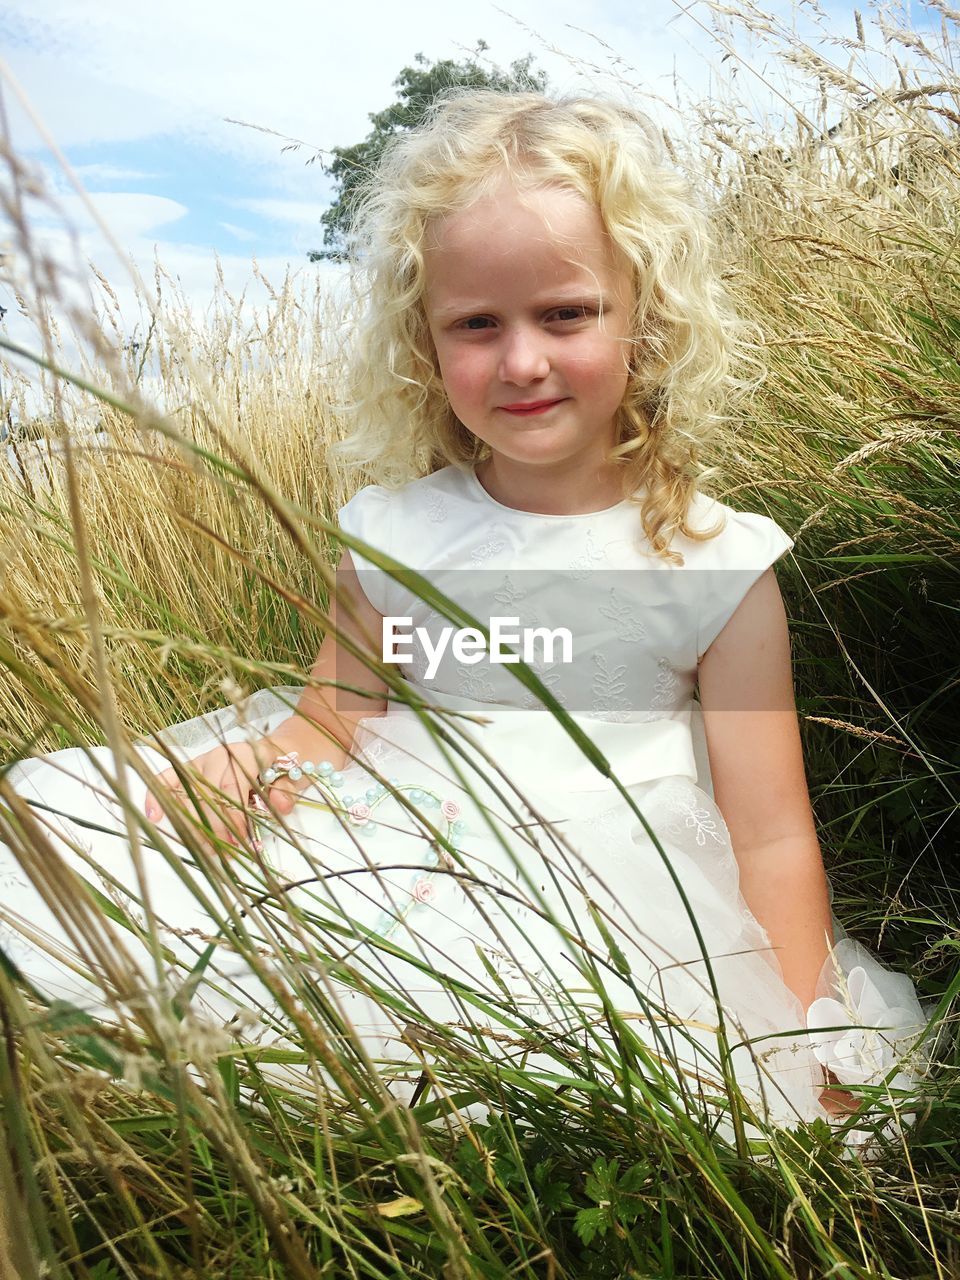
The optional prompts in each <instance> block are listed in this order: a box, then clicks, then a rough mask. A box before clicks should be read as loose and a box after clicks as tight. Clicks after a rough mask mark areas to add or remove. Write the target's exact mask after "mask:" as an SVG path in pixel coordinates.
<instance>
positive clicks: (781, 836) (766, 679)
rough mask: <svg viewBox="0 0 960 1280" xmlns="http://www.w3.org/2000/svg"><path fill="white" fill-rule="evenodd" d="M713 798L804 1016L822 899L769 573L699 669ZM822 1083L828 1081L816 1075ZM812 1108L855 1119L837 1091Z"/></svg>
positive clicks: (826, 904) (823, 933)
mask: <svg viewBox="0 0 960 1280" xmlns="http://www.w3.org/2000/svg"><path fill="white" fill-rule="evenodd" d="M699 685H700V703H701V706H702V709H703V721H704V729H705V733H706V739H707V752H708V755H709V758H710V773H711V777H712V779H713V792H714V798H715V800H716V802H717V805H718V806H719V808H720V812H721V813H722V814H723V816H724V819H725V821H726V824H727V827H728V829H729V831H730V839H731V841H732V843H733V849H734V853H735V854H736V859H737V865H738V867H739V870H740V891H741V893H742V894H743V896H744V899H745V900H746V903H747V906H748V907H749V908H750V910H751V911H752V912H753V914H754V915H755V916H756V918H757V919H758V920H759V921H760V923H761V924H762V925H763V927H764V929H765V930H766V932H767V935H768V937H769V938H770V943H771V945H772V946H773V947H774V949H775V951H776V955H777V957H778V959H779V961H780V966H781V969H782V971H783V979H784V982H785V983H786V984H787V986H788V987H789V988H790V990H791V991H792V992H793V993H794V994H795V995H796V996H797V997H798V999H799V1000H800V1003H801V1005H802V1006H803V1009H804V1011H806V1010H807V1008H808V1007H809V1006H810V1004H811V1003H812V1002H813V1000H814V998H815V997H816V983H817V978H818V976H819V974H820V970H821V968H822V966H823V962H824V960H826V958H827V955H828V954H829V948H830V946H832V944H833V922H832V918H831V914H830V897H829V892H828V888H827V877H826V872H825V871H824V867H823V857H822V855H821V852H820V843H819V841H818V840H817V833H816V825H815V822H814V817H813V810H812V808H811V805H810V793H809V791H808V789H807V779H806V774H805V772H804V767H803V752H802V748H801V743H800V726H799V724H798V723H797V712H796V705H795V701H794V691H793V673H792V669H791V661H790V637H789V635H788V633H787V615H786V611H785V610H784V607H783V600H782V598H781V596H780V588H779V586H778V585H777V579H776V576H775V575H774V572H773V570H772V569H768V570H767V571H766V572H765V573H764V574H763V575H762V576H761V577H760V578H759V579H758V580H757V582H756V583H754V585H753V587H751V589H750V590H749V591H748V592H747V594H746V596H745V597H744V599H743V600H742V602H741V603H740V605H739V607H738V608H737V611H736V612H735V613H734V615H733V617H732V618H731V619H730V621H729V622H728V623H727V624H726V626H725V627H724V629H723V630H722V631H721V632H720V634H719V635H718V636H717V638H716V639H715V640H714V642H713V643H712V644H711V646H710V648H709V649H708V650H707V652H706V653H705V654H704V656H703V658H702V659H701V662H700V669H699ZM824 1078H825V1083H826V1084H836V1083H837V1078H836V1076H835V1075H834V1074H833V1073H832V1072H830V1071H825V1072H824ZM820 1102H821V1103H822V1104H823V1106H824V1107H825V1108H826V1110H827V1111H829V1112H830V1113H831V1114H833V1115H844V1114H846V1113H847V1112H850V1111H855V1110H857V1108H858V1105H859V1104H858V1102H857V1100H856V1099H855V1098H853V1097H852V1096H851V1095H850V1094H849V1093H847V1092H846V1091H845V1090H843V1089H827V1090H826V1091H825V1092H824V1093H821V1095H820Z"/></svg>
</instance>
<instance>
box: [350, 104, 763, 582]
mask: <svg viewBox="0 0 960 1280" xmlns="http://www.w3.org/2000/svg"><path fill="white" fill-rule="evenodd" d="M504 173H507V174H508V175H510V177H511V178H512V179H513V180H515V181H516V182H517V183H518V186H527V187H530V186H537V185H544V184H547V183H549V184H550V185H552V186H556V185H561V186H565V187H568V188H570V189H572V190H574V191H576V192H578V193H579V194H580V195H582V196H584V197H585V198H586V199H588V200H589V201H590V202H591V203H592V204H593V205H594V206H595V207H596V208H597V209H598V210H599V212H600V215H601V217H602V220H603V223H604V226H605V228H606V230H607V232H608V233H609V235H610V237H611V239H612V240H613V242H614V243H615V245H616V246H618V248H619V249H621V250H622V251H623V252H624V253H625V254H626V255H627V257H628V259H629V260H630V261H631V262H632V264H633V275H634V282H633V283H634V311H633V316H632V322H631V332H632V334H633V335H634V342H633V344H632V351H633V353H634V354H633V355H632V356H631V360H630V371H629V378H628V384H627V389H626V393H625V396H624V399H623V402H622V404H621V406H620V409H619V411H618V415H617V444H616V446H615V448H614V450H613V452H612V453H611V460H612V461H616V463H617V465H618V466H620V467H621V468H622V471H623V491H624V496H625V497H627V498H631V499H633V500H634V501H636V502H637V504H638V506H639V508H640V522H641V524H642V528H643V532H644V533H645V535H646V537H647V539H648V540H649V545H650V547H651V548H652V550H653V552H654V553H656V554H658V555H660V556H663V557H664V558H666V559H668V560H670V561H673V562H682V556H680V554H679V553H678V552H675V551H671V549H670V542H671V539H672V537H673V534H674V532H675V531H676V530H679V531H680V532H681V533H683V534H685V535H686V536H687V537H689V538H692V539H694V540H696V541H704V540H706V539H708V538H712V537H715V536H716V534H717V533H719V532H720V529H721V528H722V524H721V525H718V526H714V527H712V528H711V529H709V530H697V529H694V528H692V527H690V526H689V525H688V523H687V519H688V514H689V506H690V502H691V499H692V497H693V494H694V490H695V488H696V486H697V482H698V480H702V479H703V478H704V476H705V475H707V474H709V472H708V470H707V469H706V468H704V467H702V466H701V465H700V463H699V454H700V447H701V444H702V442H703V441H704V440H705V438H706V437H707V436H708V434H709V433H710V432H711V431H712V430H714V429H715V427H716V425H717V424H718V423H719V422H720V421H722V420H723V419H724V417H725V415H724V414H722V412H721V409H722V407H723V406H724V404H725V401H726V399H727V397H728V395H729V394H730V392H731V391H733V390H734V389H735V388H739V387H742V386H744V385H746V384H745V383H744V382H742V381H740V380H738V379H737V378H735V377H734V376H733V374H732V373H731V368H732V366H733V364H734V363H735V362H737V363H739V362H743V363H747V362H749V361H750V359H751V358H752V357H751V356H750V355H749V354H748V350H747V343H746V342H745V341H744V333H745V330H746V329H747V326H746V325H745V324H744V323H743V322H742V321H741V320H740V319H739V318H738V317H737V316H736V315H735V313H734V311H733V309H732V307H731V305H730V303H729V301H728V299H727V296H726V293H725V290H724V289H723V287H722V285H721V281H720V277H719V271H718V266H717V262H716V256H717V255H716V252H715V249H714V243H713V236H712V231H711V227H710V223H709V219H708V216H707V214H706V213H705V212H704V211H703V210H702V209H701V208H699V207H698V205H697V203H696V201H695V199H694V196H693V193H692V191H691V188H690V185H689V183H688V182H687V180H686V179H685V178H684V177H683V176H682V175H681V174H680V173H679V172H677V170H676V169H675V168H674V167H673V166H672V165H671V164H670V163H669V162H668V160H667V158H666V156H665V154H664V149H663V144H662V142H661V141H660V140H659V138H658V135H657V133H656V130H655V126H654V125H653V124H652V122H651V121H650V120H649V119H648V118H647V117H646V116H644V115H642V114H641V113H640V112H639V111H636V110H635V109H633V108H631V107H628V106H625V105H622V104H620V103H618V102H615V101H613V100H610V99H601V98H581V97H565V98H560V99H557V100H554V99H551V98H550V97H547V96H546V95H542V94H538V93H501V92H496V91H489V90H450V91H448V92H447V93H445V94H444V95H443V96H442V97H440V98H439V99H437V100H436V101H435V102H434V103H433V104H432V106H431V107H430V109H429V110H428V112H427V115H426V117H425V119H424V121H423V123H422V125H421V126H420V127H419V128H417V129H415V130H412V131H410V132H408V133H404V134H401V135H399V136H398V137H397V138H396V139H395V140H393V141H392V142H391V143H390V144H389V145H388V148H387V150H386V151H385V152H384V155H383V157H382V159H381V161H380V163H379V165H378V166H377V168H376V170H375V171H374V172H373V173H371V174H370V175H369V176H368V179H367V181H366V184H365V186H364V189H363V191H362V194H361V195H360V197H359V199H358V202H357V204H356V206H355V210H354V215H353V218H352V222H351V230H350V234H349V237H348V246H349V252H350V260H351V263H352V265H353V268H354V270H353V272H352V280H353V285H354V289H355V295H354V296H355V302H356V303H357V322H356V326H355V327H353V328H352V331H351V332H350V334H349V341H350V344H351V346H350V354H349V355H348V356H347V357H346V369H345V377H346V402H345V406H344V407H345V408H346V410H347V412H348V414H349V416H350V417H351V418H353V420H354V422H355V424H356V425H355V427H354V428H353V429H352V430H351V431H349V433H348V434H347V435H346V437H345V438H344V439H343V440H341V441H339V442H338V443H337V444H335V445H334V446H333V449H332V454H333V457H334V458H335V459H336V460H339V461H341V462H343V463H346V464H347V465H352V466H357V467H360V468H362V469H363V471H364V472H365V473H366V474H367V475H368V476H369V477H370V478H371V479H373V480H375V481H376V482H378V483H381V484H383V485H385V486H386V487H394V486H397V485H400V484H403V483H405V482H406V481H408V480H411V479H414V478H416V477H418V476H423V475H428V474H430V473H431V472H433V471H436V470H439V469H440V468H441V467H445V466H448V465H451V464H453V465H455V466H458V467H461V468H464V467H467V466H470V465H473V464H475V463H477V462H478V461H480V460H481V459H482V458H483V457H485V456H486V454H487V453H489V449H488V448H487V446H486V445H484V444H483V443H482V442H481V441H479V440H478V439H477V438H476V437H475V436H474V435H473V434H472V433H471V432H469V431H468V430H467V429H466V428H465V427H464V426H463V425H462V424H461V423H460V422H459V421H458V420H457V418H456V417H455V415H454V413H453V411H452V409H451V407H450V404H449V402H448V400H447V397H446V395H445V393H444V389H443V383H442V381H441V378H440V372H439V366H438V362H437V357H436V353H435V350H434V347H433V342H432V339H431V336H430V331H429V328H428V324H427V317H426V312H425V309H424V305H423V297H424V289H425V266H424V250H425V245H426V243H427V234H426V233H427V230H428V227H429V224H430V223H431V220H432V219H436V218H440V217H442V216H443V215H445V214H449V213H451V212H452V211H454V210H460V209H463V208H466V207H467V206H468V205H470V204H472V203H473V202H474V201H475V200H476V199H478V198H479V197H480V196H481V195H483V194H484V193H485V192H486V191H488V190H489V189H490V188H491V187H492V186H493V185H494V184H495V183H496V182H497V181H499V180H500V179H501V178H502V176H503V174H504Z"/></svg>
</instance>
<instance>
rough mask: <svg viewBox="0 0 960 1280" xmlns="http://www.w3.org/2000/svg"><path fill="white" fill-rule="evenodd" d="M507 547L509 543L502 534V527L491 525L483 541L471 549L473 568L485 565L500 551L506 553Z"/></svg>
mask: <svg viewBox="0 0 960 1280" xmlns="http://www.w3.org/2000/svg"><path fill="white" fill-rule="evenodd" d="M509 545H510V543H509V540H508V539H507V537H506V536H505V534H504V530H503V526H502V525H499V524H494V525H491V526H490V530H489V533H488V535H487V537H486V538H485V539H484V541H483V542H481V543H478V544H477V546H475V547H472V548H471V550H470V560H471V563H472V564H473V565H474V566H475V567H478V566H479V565H482V564H485V563H486V562H487V561H488V560H490V559H492V558H493V557H494V556H496V555H499V554H500V552H501V551H506V549H507V547H508V546H509Z"/></svg>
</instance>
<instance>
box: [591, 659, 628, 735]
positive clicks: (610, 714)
mask: <svg viewBox="0 0 960 1280" xmlns="http://www.w3.org/2000/svg"><path fill="white" fill-rule="evenodd" d="M593 665H594V666H595V667H596V671H595V672H594V675H593V682H592V685H591V688H592V691H593V706H592V711H593V714H594V715H595V716H597V717H598V718H599V719H600V720H618V721H623V720H628V719H629V718H630V712H631V711H632V710H633V704H632V703H631V702H630V699H629V698H626V697H624V690H625V689H626V687H627V683H626V679H625V676H626V671H627V666H626V663H619V664H618V665H617V666H615V667H613V668H612V669H611V667H610V665H609V663H608V662H607V659H606V658H605V657H604V656H603V654H602V653H595V654H594V655H593Z"/></svg>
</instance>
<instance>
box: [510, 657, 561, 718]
mask: <svg viewBox="0 0 960 1280" xmlns="http://www.w3.org/2000/svg"><path fill="white" fill-rule="evenodd" d="M528 665H529V667H530V670H531V671H532V672H533V674H534V675H535V676H536V677H537V679H538V680H539V681H540V683H541V684H542V685H545V686H546V688H547V689H549V690H550V692H551V693H552V694H553V696H554V697H555V698H556V700H557V701H558V702H559V703H560V705H561V706H564V705H565V704H566V702H567V695H566V694H565V693H564V692H563V690H562V689H561V688H560V687H559V685H560V672H559V671H548V670H547V669H546V667H545V666H544V665H543V664H542V663H538V662H531V663H529V664H528ZM520 705H521V706H522V707H528V708H531V709H532V708H534V707H542V706H543V703H542V702H541V701H540V699H539V698H538V697H537V695H536V694H535V693H532V692H530V691H529V690H527V691H526V692H525V693H524V694H523V697H522V698H521V699H520Z"/></svg>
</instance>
